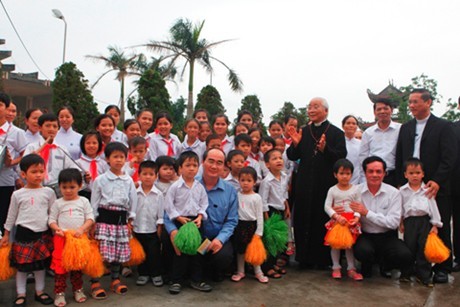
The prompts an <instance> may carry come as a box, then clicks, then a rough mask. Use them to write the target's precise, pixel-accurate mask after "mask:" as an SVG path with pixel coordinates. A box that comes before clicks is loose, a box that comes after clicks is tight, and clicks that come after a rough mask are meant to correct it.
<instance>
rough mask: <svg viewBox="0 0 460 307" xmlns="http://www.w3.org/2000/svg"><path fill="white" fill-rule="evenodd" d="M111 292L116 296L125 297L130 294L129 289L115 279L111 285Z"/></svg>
mask: <svg viewBox="0 0 460 307" xmlns="http://www.w3.org/2000/svg"><path fill="white" fill-rule="evenodd" d="M110 290H112V291H113V292H114V293H116V294H120V295H125V294H126V292H128V287H127V286H126V285H124V284H122V283H121V281H120V280H119V279H114V280H112V283H111V284H110Z"/></svg>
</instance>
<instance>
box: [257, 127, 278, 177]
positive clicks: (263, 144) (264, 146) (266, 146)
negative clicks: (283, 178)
mask: <svg viewBox="0 0 460 307" xmlns="http://www.w3.org/2000/svg"><path fill="white" fill-rule="evenodd" d="M275 145H276V143H275V140H274V139H273V138H272V137H270V136H266V135H264V136H263V137H262V138H261V139H260V142H259V148H260V156H262V158H260V157H259V167H260V172H261V175H262V178H265V177H267V175H268V173H270V171H269V170H268V168H267V165H265V161H264V159H263V157H264V155H265V154H266V153H267V151H269V150H272V149H273V148H275Z"/></svg>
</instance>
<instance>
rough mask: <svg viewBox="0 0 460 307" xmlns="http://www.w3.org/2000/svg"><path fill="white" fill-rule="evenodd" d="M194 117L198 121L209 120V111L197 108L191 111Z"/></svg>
mask: <svg viewBox="0 0 460 307" xmlns="http://www.w3.org/2000/svg"><path fill="white" fill-rule="evenodd" d="M192 117H193V118H194V119H196V120H197V121H199V122H200V123H204V122H209V118H210V117H209V112H208V111H207V110H206V109H197V110H195V111H193V116H192Z"/></svg>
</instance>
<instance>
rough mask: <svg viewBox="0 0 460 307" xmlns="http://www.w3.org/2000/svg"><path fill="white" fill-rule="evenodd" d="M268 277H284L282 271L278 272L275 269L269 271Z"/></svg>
mask: <svg viewBox="0 0 460 307" xmlns="http://www.w3.org/2000/svg"><path fill="white" fill-rule="evenodd" d="M267 277H270V278H273V279H279V278H281V277H282V275H281V274H280V273H278V272H277V271H276V270H275V269H270V270H268V272H267Z"/></svg>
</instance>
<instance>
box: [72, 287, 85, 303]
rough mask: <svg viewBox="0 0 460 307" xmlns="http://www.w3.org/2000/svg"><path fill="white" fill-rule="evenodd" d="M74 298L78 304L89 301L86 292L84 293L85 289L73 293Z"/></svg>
mask: <svg viewBox="0 0 460 307" xmlns="http://www.w3.org/2000/svg"><path fill="white" fill-rule="evenodd" d="M73 298H74V299H75V302H77V303H84V302H86V300H87V299H88V298H87V297H86V295H85V292H83V289H80V290H77V291H75V292H74V293H73Z"/></svg>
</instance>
